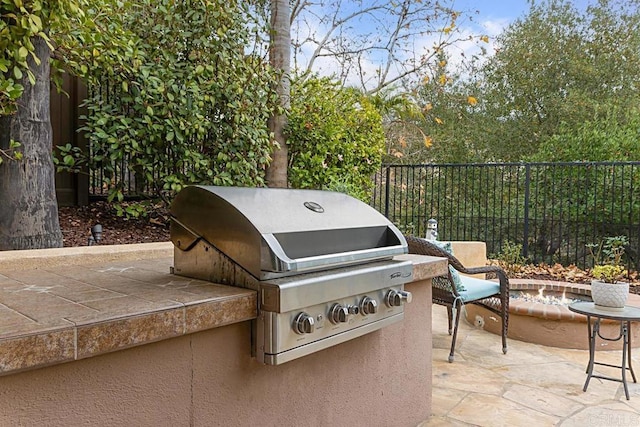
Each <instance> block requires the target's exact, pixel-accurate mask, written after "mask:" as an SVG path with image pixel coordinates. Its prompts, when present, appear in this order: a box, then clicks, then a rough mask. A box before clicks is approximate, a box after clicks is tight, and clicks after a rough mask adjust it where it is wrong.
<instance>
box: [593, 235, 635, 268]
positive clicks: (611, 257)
mask: <svg viewBox="0 0 640 427" xmlns="http://www.w3.org/2000/svg"><path fill="white" fill-rule="evenodd" d="M628 244H629V239H628V238H627V236H613V237H605V238H604V239H603V240H602V241H601V242H600V243H589V244H587V245H586V246H587V249H588V250H589V254H590V255H591V258H592V261H593V265H594V266H597V265H621V264H622V257H623V256H624V252H625V247H626V246H627V245H628Z"/></svg>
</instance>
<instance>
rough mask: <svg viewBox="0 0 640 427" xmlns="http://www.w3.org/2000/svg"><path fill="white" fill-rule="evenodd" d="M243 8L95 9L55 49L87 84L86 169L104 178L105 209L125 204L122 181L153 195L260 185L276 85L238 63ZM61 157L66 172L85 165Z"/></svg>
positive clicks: (160, 2)
mask: <svg viewBox="0 0 640 427" xmlns="http://www.w3.org/2000/svg"><path fill="white" fill-rule="evenodd" d="M243 4H244V3H243V2H234V1H231V2H229V1H222V0H207V1H177V0H144V1H121V0H107V1H98V0H95V1H93V2H92V3H91V7H90V8H89V9H88V10H87V12H86V20H85V21H83V22H81V23H80V25H79V26H77V27H75V28H74V29H73V31H72V32H71V33H70V36H69V37H67V38H65V39H63V40H62V41H61V43H62V44H63V45H64V47H65V48H64V50H63V53H64V62H65V63H66V64H67V65H68V66H69V67H71V68H72V69H73V70H74V72H75V73H77V74H78V75H80V76H81V77H83V79H85V80H86V81H88V83H89V93H90V96H89V98H88V99H87V100H86V102H85V103H84V105H85V106H86V108H87V115H86V117H85V118H84V119H85V126H84V127H83V128H82V129H81V130H82V131H83V132H84V133H85V134H86V135H87V138H88V140H89V144H90V151H91V153H92V155H91V157H90V158H89V159H85V160H87V161H88V162H89V164H88V166H89V168H101V169H102V170H103V171H105V172H106V173H105V175H104V179H103V181H104V182H103V185H104V186H106V187H107V188H108V189H109V200H110V201H113V200H116V201H122V200H123V199H124V195H125V187H124V185H125V184H126V183H125V182H123V181H122V180H116V177H117V176H118V175H120V174H124V173H125V172H131V173H132V174H133V175H134V176H135V179H136V183H137V185H138V186H140V185H141V184H140V183H146V184H147V185H150V186H151V187H152V188H155V190H156V191H157V192H169V193H172V192H177V191H179V190H180V189H181V188H182V187H183V186H184V185H186V184H190V183H200V184H214V185H244V186H256V185H258V186H259V185H263V184H264V179H263V176H264V169H265V167H266V165H267V163H268V161H269V159H270V157H269V153H270V148H271V146H270V134H269V131H268V128H267V120H268V118H269V117H270V116H271V114H272V112H273V107H272V106H273V105H275V99H276V98H275V95H274V93H273V92H272V91H271V89H270V84H269V83H270V81H272V80H273V79H274V77H273V74H272V73H271V72H270V71H269V69H268V68H267V67H266V66H265V65H264V63H263V61H262V60H261V59H260V58H257V57H253V56H250V55H246V54H245V46H246V45H248V44H249V42H250V34H251V30H250V29H249V28H248V26H247V25H245V24H246V22H245V21H244V19H245V17H246V15H245V14H244V13H243V10H242V9H241V7H242V5H243ZM61 150H62V155H63V157H62V161H61V162H60V161H59V164H60V163H62V164H64V165H65V166H67V167H70V168H73V167H77V165H78V164H77V162H78V161H82V160H83V157H84V156H86V155H87V154H86V153H83V154H82V155H80V156H78V154H79V153H77V152H70V151H69V150H68V149H66V148H64V147H62V148H61ZM69 156H71V157H72V158H73V159H74V160H75V161H74V162H71V161H70V157H69ZM134 216H135V215H134Z"/></svg>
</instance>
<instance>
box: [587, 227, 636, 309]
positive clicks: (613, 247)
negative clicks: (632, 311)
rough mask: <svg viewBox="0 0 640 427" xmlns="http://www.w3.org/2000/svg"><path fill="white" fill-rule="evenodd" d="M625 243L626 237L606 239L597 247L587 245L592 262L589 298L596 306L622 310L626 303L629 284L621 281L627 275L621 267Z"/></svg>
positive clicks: (626, 241)
mask: <svg viewBox="0 0 640 427" xmlns="http://www.w3.org/2000/svg"><path fill="white" fill-rule="evenodd" d="M627 243H628V240H627V237H626V236H616V237H607V238H606V239H604V240H603V241H602V242H601V243H600V244H599V245H595V244H589V245H587V247H588V248H589V251H590V253H591V256H592V257H593V260H594V266H593V269H592V270H591V275H592V276H593V278H594V279H593V280H592V281H591V298H592V299H593V302H594V304H596V305H597V306H600V307H602V308H605V309H615V310H622V309H624V306H625V304H626V303H627V298H628V297H629V283H627V282H623V281H621V279H623V278H624V277H625V276H626V275H627V270H626V269H625V268H624V267H623V266H622V256H623V255H624V248H625V245H626V244H627ZM594 249H595V250H594Z"/></svg>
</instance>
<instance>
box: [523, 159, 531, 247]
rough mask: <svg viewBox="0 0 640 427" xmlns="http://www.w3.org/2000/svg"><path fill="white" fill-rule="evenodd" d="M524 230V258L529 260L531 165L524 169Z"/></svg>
mask: <svg viewBox="0 0 640 427" xmlns="http://www.w3.org/2000/svg"><path fill="white" fill-rule="evenodd" d="M524 170H525V178H524V230H523V234H524V236H523V241H522V256H523V257H525V258H527V257H528V256H529V202H530V200H531V192H530V186H531V165H530V164H526V165H525V167H524Z"/></svg>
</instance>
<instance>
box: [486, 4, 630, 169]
mask: <svg viewBox="0 0 640 427" xmlns="http://www.w3.org/2000/svg"><path fill="white" fill-rule="evenodd" d="M639 26H640V10H638V8H637V2H636V1H634V0H620V1H617V0H600V1H598V2H597V4H594V5H592V6H590V7H588V8H587V10H586V11H585V12H580V11H578V10H577V9H576V8H575V7H574V6H573V5H572V3H571V2H568V1H565V0H548V1H545V2H541V3H538V4H533V5H532V6H531V10H530V11H529V13H528V15H526V16H525V17H524V18H522V19H520V20H518V21H516V22H515V23H514V24H512V25H511V26H510V27H508V28H507V29H506V31H505V32H504V33H503V34H502V35H501V36H500V37H499V39H498V42H499V45H500V47H499V49H498V50H497V52H496V54H495V55H494V56H493V57H492V58H491V60H490V61H489V62H488V63H487V64H486V65H485V66H484V67H483V68H482V70H481V77H480V80H479V85H480V89H481V93H482V97H481V98H482V107H483V108H482V110H480V113H481V114H480V115H479V116H478V120H477V121H476V124H478V125H481V124H482V123H484V125H482V129H484V130H485V132H483V135H485V139H484V141H476V142H477V144H479V145H481V146H482V145H484V148H486V150H487V152H488V153H489V156H490V158H489V159H487V160H490V159H499V160H522V159H524V158H526V157H527V156H530V155H532V154H534V153H536V152H537V150H538V148H539V147H540V144H543V143H545V141H547V140H548V139H549V138H557V137H558V135H559V134H563V135H567V134H568V133H570V132H572V131H575V132H576V134H577V133H579V132H581V131H582V130H583V129H582V128H583V124H584V123H585V122H587V121H588V122H591V123H592V126H593V125H595V127H596V128H598V127H603V128H604V127H607V126H611V125H612V124H608V123H607V121H610V120H616V122H615V123H616V124H620V125H623V126H624V125H625V121H626V120H627V119H628V116H626V115H623V114H618V115H606V114H602V112H603V111H613V110H616V111H624V110H625V109H628V108H629V106H631V105H638V101H640V86H639V85H638V81H640V68H638V66H637V64H639V63H640V33H638V31H637V28H639ZM597 123H598V124H597ZM581 129H582V130H581ZM570 157H573V159H574V160H581V158H580V156H579V153H578V152H576V153H574V155H573V156H570Z"/></svg>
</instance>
